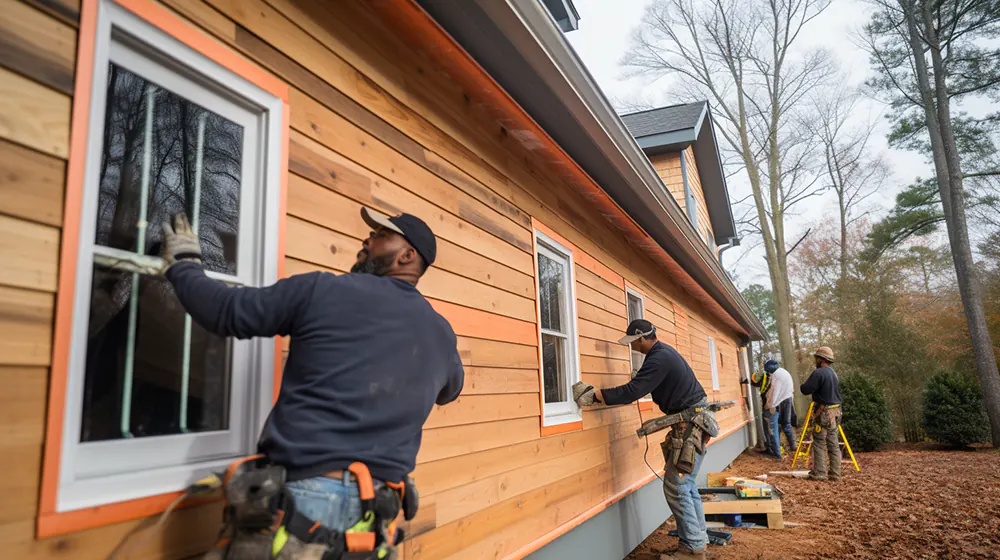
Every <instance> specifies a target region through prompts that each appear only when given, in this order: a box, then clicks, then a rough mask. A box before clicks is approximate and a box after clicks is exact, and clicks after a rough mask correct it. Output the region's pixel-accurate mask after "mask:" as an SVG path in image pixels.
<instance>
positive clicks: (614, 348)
mask: <svg viewBox="0 0 1000 560" xmlns="http://www.w3.org/2000/svg"><path fill="white" fill-rule="evenodd" d="M579 350H580V354H581V355H583V356H596V357H599V358H611V359H615V360H625V361H628V359H629V349H628V347H627V346H625V345H624V344H618V343H617V342H605V341H603V340H594V339H592V338H586V337H583V336H581V337H579Z"/></svg>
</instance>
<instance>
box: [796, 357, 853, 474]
mask: <svg viewBox="0 0 1000 560" xmlns="http://www.w3.org/2000/svg"><path fill="white" fill-rule="evenodd" d="M813 358H815V360H816V370H815V371H813V372H812V373H811V374H810V375H809V379H806V380H805V383H803V384H802V387H800V388H799V390H801V391H802V394H803V395H812V399H813V417H812V419H811V420H810V423H811V424H813V425H814V426H816V427H815V428H811V429H814V430H815V431H814V432H813V434H812V435H813V443H812V455H813V466H812V470H811V471H809V478H810V479H812V480H834V481H836V480H840V441H839V437H840V419H841V416H842V415H843V411H842V410H841V407H840V405H841V402H842V399H841V398H840V379H839V378H838V377H837V372H835V371H833V368H832V367H830V365H831V364H833V350H831V349H830V348H829V347H828V346H820V347H819V348H817V349H816V351H815V352H813ZM827 459H829V470H827Z"/></svg>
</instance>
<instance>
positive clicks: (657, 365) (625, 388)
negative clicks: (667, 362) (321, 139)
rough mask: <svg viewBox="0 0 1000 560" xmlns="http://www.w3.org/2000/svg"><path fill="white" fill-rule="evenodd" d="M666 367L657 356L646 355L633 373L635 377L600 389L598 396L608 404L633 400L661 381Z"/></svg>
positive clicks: (646, 393)
mask: <svg viewBox="0 0 1000 560" xmlns="http://www.w3.org/2000/svg"><path fill="white" fill-rule="evenodd" d="M667 369H668V368H666V367H663V364H662V363H661V359H660V358H659V357H658V356H653V357H649V356H647V357H646V359H645V360H644V361H643V362H642V367H641V368H639V371H638V373H636V374H635V377H633V378H632V380H631V381H629V382H628V383H626V384H624V385H619V386H618V387H611V388H609V389H601V391H600V394H599V398H600V399H601V400H602V401H604V404H607V405H609V406H610V405H615V404H628V403H631V402H635V401H637V400H639V399H641V398H642V397H644V396H646V395H648V394H649V393H650V391H652V390H653V389H655V388H656V386H657V385H659V384H660V382H661V381H663V377H664V376H665V375H666V374H667Z"/></svg>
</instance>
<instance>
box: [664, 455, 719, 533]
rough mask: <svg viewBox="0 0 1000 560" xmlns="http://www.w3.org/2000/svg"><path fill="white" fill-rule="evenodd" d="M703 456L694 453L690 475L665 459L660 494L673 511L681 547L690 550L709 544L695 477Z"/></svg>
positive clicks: (671, 511)
mask: <svg viewBox="0 0 1000 560" xmlns="http://www.w3.org/2000/svg"><path fill="white" fill-rule="evenodd" d="M667 437H669V436H667ZM704 458H705V456H704V455H703V454H701V453H695V460H694V469H692V471H691V474H684V473H681V472H678V471H677V467H675V466H674V464H673V463H672V462H671V461H670V460H669V458H668V460H667V468H666V471H665V472H664V473H663V495H664V496H666V498H667V505H668V506H669V507H670V513H672V514H674V520H675V521H676V522H677V536H678V538H679V539H680V544H681V546H682V547H684V548H689V549H691V550H703V549H704V548H705V546H706V545H707V544H708V533H707V532H706V530H705V511H704V510H703V509H702V507H701V495H700V494H698V481H697V480H696V479H697V478H698V470H699V469H701V462H702V459H704Z"/></svg>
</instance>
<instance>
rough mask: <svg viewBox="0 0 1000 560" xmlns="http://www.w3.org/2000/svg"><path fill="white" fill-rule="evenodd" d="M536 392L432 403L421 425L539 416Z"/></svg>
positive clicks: (469, 396)
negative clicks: (429, 412)
mask: <svg viewBox="0 0 1000 560" xmlns="http://www.w3.org/2000/svg"><path fill="white" fill-rule="evenodd" d="M538 409H539V404H538V394H537V393H522V394H512V395H465V394H463V395H462V396H460V397H458V398H457V399H455V401H454V402H451V403H448V404H447V405H446V406H438V405H434V408H433V409H432V410H431V415H430V416H429V417H428V418H427V421H426V422H425V423H424V429H425V430H430V429H433V428H444V427H447V426H460V425H464V424H474V423H476V422H495V421H497V420H511V419H514V418H526V417H529V416H531V417H538V414H539V412H538Z"/></svg>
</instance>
